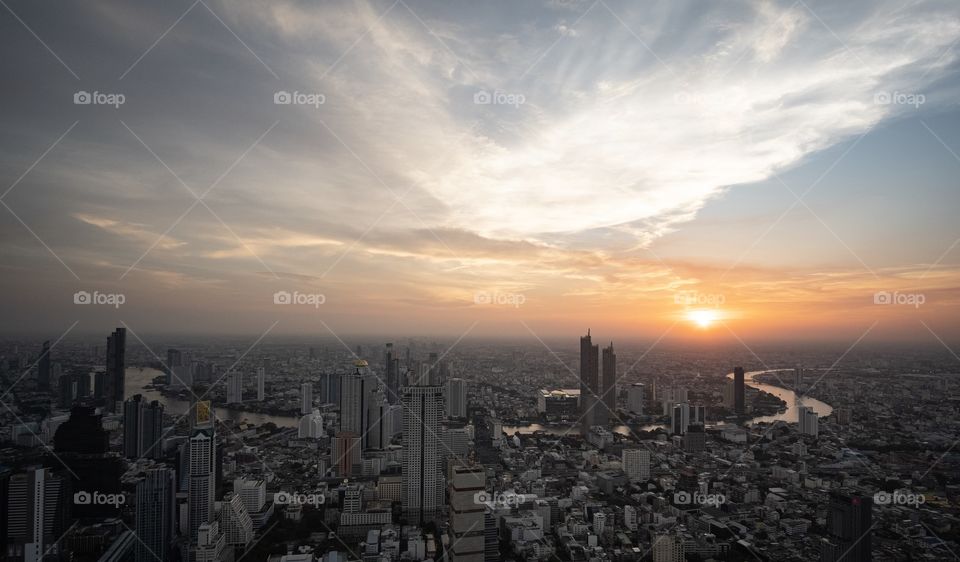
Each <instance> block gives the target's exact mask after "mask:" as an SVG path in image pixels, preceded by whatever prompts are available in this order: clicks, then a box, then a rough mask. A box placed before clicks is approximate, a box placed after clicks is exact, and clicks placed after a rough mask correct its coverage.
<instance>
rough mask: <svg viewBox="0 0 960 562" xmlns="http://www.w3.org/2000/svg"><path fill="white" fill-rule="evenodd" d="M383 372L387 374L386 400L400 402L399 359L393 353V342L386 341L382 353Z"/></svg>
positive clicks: (394, 402) (393, 402)
mask: <svg viewBox="0 0 960 562" xmlns="http://www.w3.org/2000/svg"><path fill="white" fill-rule="evenodd" d="M383 372H384V373H386V375H387V380H386V383H387V400H388V401H389V402H390V403H391V404H396V403H398V402H400V359H399V358H398V357H394V355H393V344H392V343H388V344H387V346H386V350H385V351H384V353H383Z"/></svg>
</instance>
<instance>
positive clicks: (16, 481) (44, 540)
mask: <svg viewBox="0 0 960 562" xmlns="http://www.w3.org/2000/svg"><path fill="white" fill-rule="evenodd" d="M69 490H70V483H69V482H68V481H67V477H66V476H61V475H58V474H55V473H54V472H53V470H51V469H49V468H32V469H29V470H27V471H26V472H23V473H20V474H14V475H13V476H11V477H10V483H9V488H8V496H7V498H6V501H7V518H8V519H7V552H5V553H4V554H5V555H6V558H5V559H6V560H11V561H17V562H19V561H23V562H33V561H37V562H40V561H42V560H48V559H56V558H58V555H59V554H60V548H59V546H58V545H57V543H56V541H57V540H58V539H60V538H61V537H62V534H63V532H64V531H65V530H66V529H67V521H68V517H69V507H68V501H69V499H68V497H67V494H68V493H69ZM48 557H49V558H48Z"/></svg>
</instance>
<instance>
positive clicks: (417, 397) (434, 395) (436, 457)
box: [401, 386, 444, 523]
mask: <svg viewBox="0 0 960 562" xmlns="http://www.w3.org/2000/svg"><path fill="white" fill-rule="evenodd" d="M401 398H402V403H403V498H402V503H403V511H404V513H405V514H407V518H408V521H410V522H411V523H422V522H424V521H429V520H433V519H434V518H435V517H436V516H437V512H438V510H439V508H440V506H441V505H442V504H443V495H444V493H443V492H444V490H443V482H442V480H443V478H442V476H441V464H440V451H439V449H440V446H441V445H440V437H439V436H440V419H441V417H442V416H443V388H442V387H440V386H406V387H403V390H402V393H401Z"/></svg>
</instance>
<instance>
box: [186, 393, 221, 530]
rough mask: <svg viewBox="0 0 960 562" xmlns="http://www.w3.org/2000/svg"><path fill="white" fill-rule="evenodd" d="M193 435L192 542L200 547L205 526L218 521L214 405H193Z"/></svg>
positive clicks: (190, 474) (190, 483)
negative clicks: (215, 505) (200, 536)
mask: <svg viewBox="0 0 960 562" xmlns="http://www.w3.org/2000/svg"><path fill="white" fill-rule="evenodd" d="M192 413H193V416H192V417H193V419H192V422H193V424H192V425H193V434H192V435H191V436H190V440H189V447H190V448H189V464H188V470H189V472H188V475H189V508H190V509H189V523H188V531H189V540H190V543H191V544H194V545H195V544H197V540H198V539H197V537H198V533H199V531H200V526H201V525H206V524H209V523H213V522H214V504H213V502H214V494H215V493H216V458H217V436H216V429H215V425H214V419H215V417H214V413H213V408H212V405H211V404H210V402H209V401H207V400H201V401H199V402H196V403H195V404H194V405H193V412H192Z"/></svg>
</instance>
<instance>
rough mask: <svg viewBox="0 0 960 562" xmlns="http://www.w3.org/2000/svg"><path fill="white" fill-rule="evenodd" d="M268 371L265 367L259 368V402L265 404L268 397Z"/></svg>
mask: <svg viewBox="0 0 960 562" xmlns="http://www.w3.org/2000/svg"><path fill="white" fill-rule="evenodd" d="M266 389H267V370H266V369H264V368H263V367H258V368H257V401H258V402H263V400H264V398H266V396H267V392H266Z"/></svg>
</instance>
